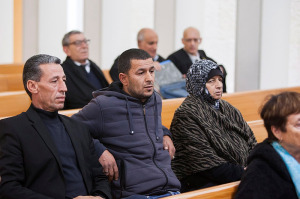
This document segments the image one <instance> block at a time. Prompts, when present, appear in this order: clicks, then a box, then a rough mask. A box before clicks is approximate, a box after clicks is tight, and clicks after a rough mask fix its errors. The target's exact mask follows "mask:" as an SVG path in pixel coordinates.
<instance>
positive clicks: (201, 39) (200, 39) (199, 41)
mask: <svg viewBox="0 0 300 199" xmlns="http://www.w3.org/2000/svg"><path fill="white" fill-rule="evenodd" d="M199 39H200V41H199V45H200V44H201V42H202V38H201V37H200V38H199Z"/></svg>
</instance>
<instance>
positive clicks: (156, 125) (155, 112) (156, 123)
mask: <svg viewBox="0 0 300 199" xmlns="http://www.w3.org/2000/svg"><path fill="white" fill-rule="evenodd" d="M154 106H155V108H154V117H155V119H154V120H155V136H156V140H159V137H158V111H157V103H156V96H155V95H154Z"/></svg>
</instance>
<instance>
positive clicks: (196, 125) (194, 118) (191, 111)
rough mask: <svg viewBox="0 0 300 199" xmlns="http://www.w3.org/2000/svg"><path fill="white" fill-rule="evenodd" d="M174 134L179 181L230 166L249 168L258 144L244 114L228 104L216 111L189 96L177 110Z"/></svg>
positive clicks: (175, 168)
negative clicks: (225, 165) (199, 173)
mask: <svg viewBox="0 0 300 199" xmlns="http://www.w3.org/2000/svg"><path fill="white" fill-rule="evenodd" d="M170 130H171V133H172V135H173V141H174V145H175V148H176V156H175V159H174V160H173V161H172V168H173V170H174V172H175V174H176V175H177V177H178V178H179V179H183V178H184V177H186V176H189V175H191V174H194V173H197V172H200V171H205V170H208V169H211V168H214V167H216V166H219V165H221V164H224V163H227V162H229V163H232V164H238V165H241V166H246V160H247V157H248V155H249V152H250V151H251V149H252V148H253V147H254V146H255V144H256V140H255V137H254V135H253V132H252V130H251V129H250V127H249V126H248V124H247V123H246V122H245V121H244V119H243V117H242V115H241V113H240V112H239V111H238V110H237V109H236V108H235V107H233V106H232V105H230V104H229V103H228V102H226V101H224V100H220V109H219V110H216V109H213V108H212V106H211V105H209V104H208V103H206V102H203V101H202V100H201V99H200V98H197V97H194V96H191V95H190V96H188V97H187V98H186V99H185V100H184V102H183V103H182V104H181V106H180V107H179V108H178V109H177V110H176V112H175V115H174V118H173V121H172V124H171V129H170Z"/></svg>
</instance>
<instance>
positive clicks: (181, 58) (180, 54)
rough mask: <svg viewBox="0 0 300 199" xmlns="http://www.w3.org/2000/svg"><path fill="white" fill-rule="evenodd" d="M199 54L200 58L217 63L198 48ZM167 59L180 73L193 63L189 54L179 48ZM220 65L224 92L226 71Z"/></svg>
mask: <svg viewBox="0 0 300 199" xmlns="http://www.w3.org/2000/svg"><path fill="white" fill-rule="evenodd" d="M198 53H199V56H200V58H201V59H207V60H211V61H213V62H215V63H217V62H216V61H215V60H213V59H212V58H210V57H208V56H206V54H205V52H204V50H198ZM167 59H169V60H171V61H172V62H173V63H174V64H175V66H176V67H177V68H178V70H180V72H181V73H182V74H186V73H187V71H188V69H189V68H190V66H191V65H192V64H193V63H192V60H191V59H190V57H189V55H188V54H187V52H186V51H185V50H184V49H183V48H181V49H180V50H178V51H176V52H174V53H172V54H171V55H169V56H168V58H167ZM219 66H220V67H222V68H223V71H224V73H223V92H226V75H227V72H226V70H225V67H224V66H223V65H219Z"/></svg>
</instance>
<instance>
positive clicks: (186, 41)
mask: <svg viewBox="0 0 300 199" xmlns="http://www.w3.org/2000/svg"><path fill="white" fill-rule="evenodd" d="M181 41H182V44H183V46H184V47H183V48H181V49H180V50H178V51H176V52H174V53H172V54H171V55H169V57H168V58H167V59H169V60H171V61H172V62H173V63H174V64H175V65H176V67H177V68H178V69H179V70H180V72H181V73H182V74H183V75H184V76H185V75H186V73H187V71H188V69H189V68H190V66H191V65H192V64H193V63H195V62H196V61H197V60H200V59H207V60H211V61H213V62H215V63H216V61H214V60H213V59H212V58H210V57H208V56H206V54H205V52H204V50H198V47H199V45H200V44H201V41H202V38H201V37H200V33H199V31H198V30H197V29H196V28H194V27H188V28H186V29H185V30H184V32H183V38H182V40H181ZM219 67H220V68H221V70H222V72H223V75H224V76H223V92H226V84H225V78H226V75H227V73H226V70H225V68H224V66H223V65H219Z"/></svg>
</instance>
